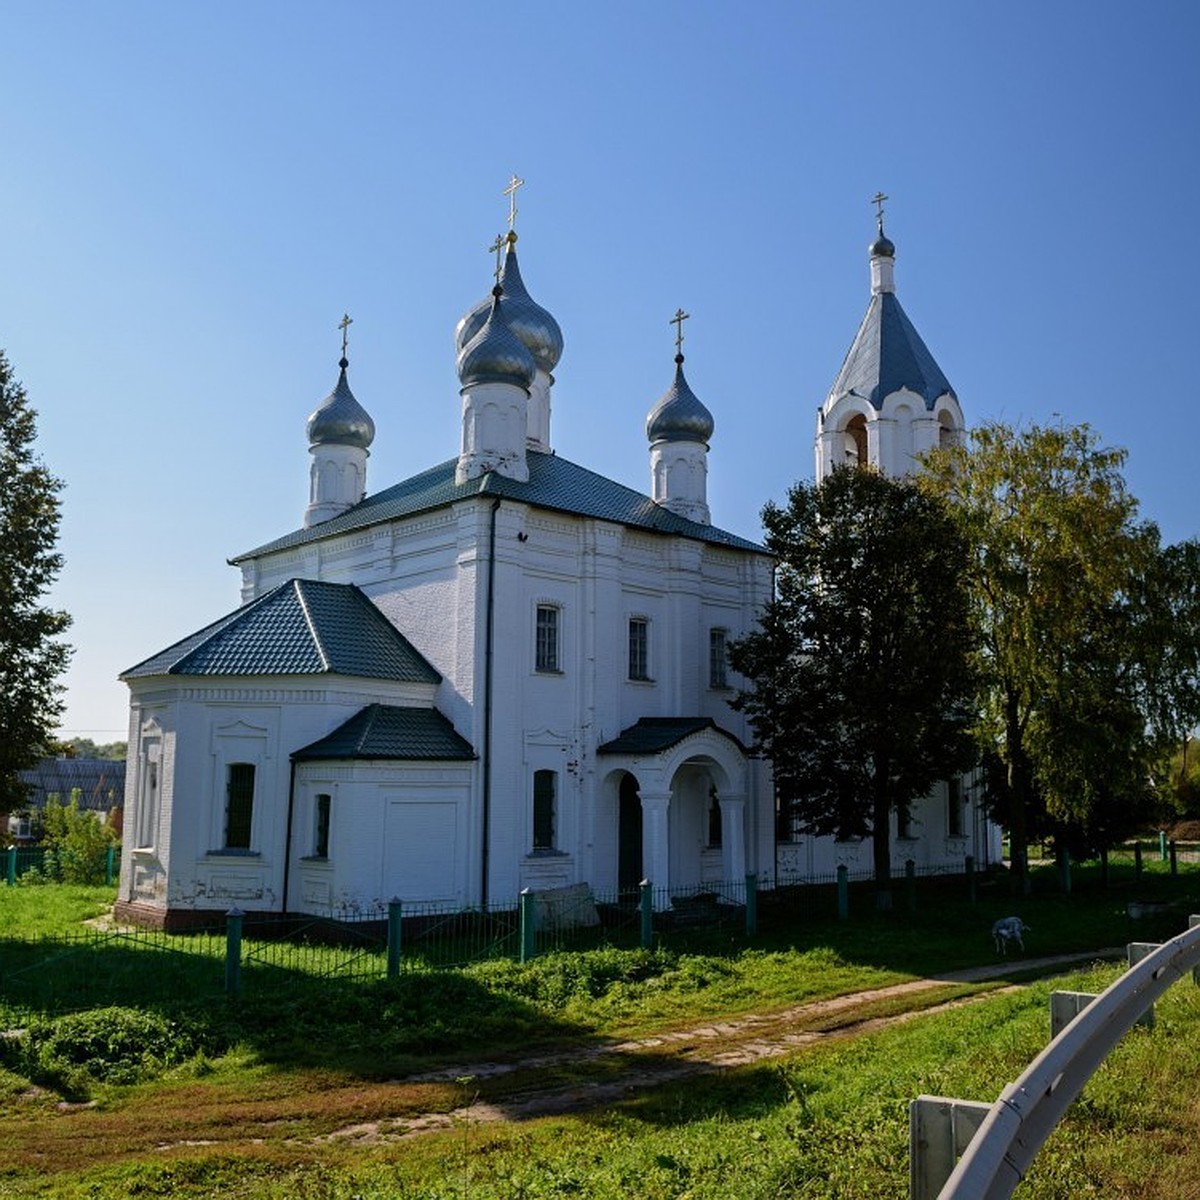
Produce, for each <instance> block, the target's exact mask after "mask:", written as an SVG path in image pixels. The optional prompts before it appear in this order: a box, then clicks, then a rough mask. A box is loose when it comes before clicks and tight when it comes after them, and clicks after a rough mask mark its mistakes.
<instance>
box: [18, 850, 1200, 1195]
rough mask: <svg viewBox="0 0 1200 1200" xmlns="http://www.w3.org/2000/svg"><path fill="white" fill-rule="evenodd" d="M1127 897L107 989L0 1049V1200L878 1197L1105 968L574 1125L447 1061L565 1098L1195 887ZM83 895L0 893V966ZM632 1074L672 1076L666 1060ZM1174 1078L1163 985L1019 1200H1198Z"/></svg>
mask: <svg viewBox="0 0 1200 1200" xmlns="http://www.w3.org/2000/svg"><path fill="white" fill-rule="evenodd" d="M1145 891H1146V888H1145V886H1143V888H1142V891H1141V892H1139V896H1142V895H1143V894H1144V893H1145ZM1153 894H1154V898H1161V899H1169V900H1171V901H1172V902H1173V904H1174V905H1175V907H1174V909H1173V910H1172V912H1171V913H1170V914H1168V915H1167V916H1166V917H1165V918H1164V924H1163V926H1161V927H1160V928H1158V929H1156V930H1146V929H1145V927H1143V926H1141V925H1139V926H1136V927H1134V926H1132V925H1131V924H1130V922H1129V921H1128V919H1127V918H1126V915H1125V903H1126V901H1127V899H1128V898H1129V896H1128V895H1127V894H1126V893H1124V892H1113V893H1109V894H1100V893H1096V892H1091V891H1085V892H1084V893H1083V894H1080V893H1077V894H1076V895H1074V896H1072V897H1071V898H1070V899H1064V898H1056V897H1049V896H1047V897H1039V898H1038V899H1036V900H1027V901H1021V902H1020V903H1019V904H1015V905H1014V903H1013V902H1012V901H1011V900H1005V899H1001V898H999V897H996V898H995V899H991V898H988V899H984V900H983V901H981V903H980V904H979V905H977V906H974V907H972V906H970V905H967V904H965V903H950V902H939V903H936V904H929V905H928V906H927V907H926V908H924V909H921V910H918V911H917V912H916V913H913V914H909V913H907V912H904V913H895V914H890V915H887V916H870V917H866V916H864V917H862V918H861V919H856V920H853V921H851V922H849V923H845V924H841V923H836V922H832V923H824V924H822V923H820V922H814V923H810V924H807V925H805V926H804V927H803V928H792V929H787V928H778V927H770V928H767V929H766V930H764V932H763V934H762V936H761V937H760V938H759V939H757V940H756V942H755V944H754V946H753V947H752V948H746V947H737V946H728V945H727V946H723V947H721V946H709V947H705V946H704V945H703V944H701V943H699V942H698V943H697V944H695V945H690V946H685V947H682V948H679V947H672V948H659V949H656V950H654V951H617V950H609V951H595V952H591V953H588V954H564V955H552V956H549V957H547V958H545V959H540V960H535V961H534V962H532V963H530V964H527V965H525V966H524V967H522V966H518V965H517V964H512V963H493V964H483V965H480V966H478V967H475V968H471V969H469V970H466V971H462V972H454V973H450V972H447V973H441V974H421V973H413V974H407V975H405V976H404V977H403V978H402V979H401V980H399V981H397V982H395V983H390V984H389V983H387V982H386V981H380V982H377V983H369V982H362V981H359V982H337V981H330V980H319V979H304V978H300V977H296V978H291V979H289V980H288V981H287V983H286V986H282V987H279V988H277V989H273V990H260V991H259V992H257V993H255V994H248V995H247V996H246V997H245V998H244V999H243V1000H242V1001H240V1002H238V1003H232V1002H226V1001H225V1000H224V999H220V998H219V999H218V1000H216V1001H215V1002H214V1001H213V1000H212V999H211V997H208V998H192V999H191V1000H190V1001H189V1000H188V999H187V998H186V997H181V998H179V999H178V1000H176V1001H173V1002H171V1003H160V1004H156V1005H154V1006H147V1007H144V1008H141V1009H134V1008H131V1007H130V1005H129V998H128V997H127V998H126V999H125V1002H124V1003H123V1004H122V1005H121V1006H120V1008H119V1010H118V1011H116V1012H103V1013H91V1014H88V1013H83V1014H79V1015H77V1016H74V1017H69V1018H68V1017H59V1018H52V1017H46V1018H37V1017H36V1016H35V1017H34V1019H33V1020H32V1021H30V1022H28V1023H26V1025H25V1027H26V1028H27V1029H29V1030H30V1031H31V1032H30V1033H28V1034H26V1036H25V1037H24V1038H23V1039H17V1038H12V1037H9V1038H6V1039H5V1040H4V1042H3V1046H4V1050H3V1056H2V1058H3V1064H4V1065H3V1066H2V1067H0V1196H46V1197H51V1196H53V1197H72V1198H73V1197H85V1196H86V1197H100V1198H105V1197H118V1196H120V1197H124V1196H130V1195H138V1196H168V1195H169V1196H177V1197H184V1198H190V1197H201V1196H216V1195H220V1196H231V1197H242V1196H244V1197H255V1196H264V1197H297V1196H305V1197H345V1198H347V1200H349V1198H350V1197H355V1196H358V1197H363V1198H366V1197H371V1198H375V1197H378V1198H380V1200H382V1198H384V1197H388V1198H391V1197H413V1198H416V1197H421V1198H423V1200H436V1198H447V1200H448V1198H450V1197H456V1198H457V1197H462V1198H464V1200H465V1198H466V1197H471V1198H490V1197H496V1198H505V1200H508V1198H513V1200H515V1198H517V1197H523V1198H532V1197H567V1196H577V1197H579V1196H581V1197H592V1196H594V1197H600V1198H604V1197H610V1196H611V1197H617V1196H620V1197H623V1198H625V1197H635V1198H637V1197H645V1198H647V1200H650V1198H657V1197H664V1198H665V1197H674V1198H677V1200H679V1198H683V1197H691V1198H692V1200H700V1198H702V1197H712V1198H714V1200H715V1198H718V1197H720V1198H723V1200H726V1198H727V1200H743V1198H745V1200H750V1198H755V1200H758V1198H763V1200H765V1198H767V1197H785V1196H787V1197H847V1198H852V1197H853V1198H857V1197H864V1198H865V1197H872V1198H887V1197H903V1196H906V1195H907V1104H908V1101H909V1100H910V1099H912V1097H914V1096H915V1095H917V1094H919V1093H921V1092H926V1093H934V1094H944V1095H954V1096H961V1097H964V1098H973V1099H983V1100H989V1101H990V1100H992V1099H994V1098H995V1096H996V1094H997V1093H998V1092H999V1091H1000V1089H1001V1088H1002V1087H1003V1086H1004V1085H1005V1084H1006V1083H1007V1082H1010V1081H1011V1080H1012V1079H1014V1078H1015V1077H1016V1076H1017V1075H1019V1074H1020V1072H1021V1071H1022V1070H1023V1069H1024V1067H1025V1066H1026V1065H1027V1063H1028V1062H1029V1060H1030V1059H1031V1058H1032V1057H1033V1056H1034V1055H1035V1054H1036V1053H1037V1051H1038V1050H1039V1049H1040V1048H1041V1047H1042V1045H1044V1043H1045V1039H1046V1030H1047V1024H1048V1018H1047V996H1048V993H1049V991H1050V990H1051V987H1052V986H1054V987H1064V986H1065V987H1069V988H1073V989H1076V990H1084V991H1098V990H1100V989H1102V988H1103V987H1104V986H1105V985H1106V984H1107V983H1108V982H1109V981H1111V979H1112V978H1114V977H1115V974H1116V970H1117V969H1116V968H1115V967H1112V966H1106V967H1096V968H1094V969H1091V970H1089V971H1087V972H1084V973H1080V974H1077V975H1075V976H1072V977H1070V978H1068V979H1067V980H1065V981H1064V980H1061V979H1060V980H1057V981H1056V982H1055V983H1054V984H1053V985H1051V984H1050V983H1049V982H1042V981H1039V982H1034V983H1032V984H1030V985H1029V986H1028V987H1025V988H1022V989H1020V990H1009V991H1004V992H1002V993H1001V994H997V995H991V996H987V995H985V994H984V993H985V992H986V991H987V990H988V988H992V987H994V986H995V985H993V984H989V985H980V986H979V987H977V988H968V987H965V986H959V987H957V988H954V989H943V990H942V991H934V992H930V993H927V994H923V995H922V996H919V997H914V998H913V999H912V1000H911V1001H905V1000H901V999H894V1000H890V1001H889V1002H888V1003H887V1004H883V1003H877V1004H876V1005H875V1007H874V1008H872V1009H870V1010H866V1009H864V1010H862V1011H861V1012H860V1014H859V1015H860V1016H861V1015H881V1014H884V1013H890V1014H893V1015H894V1014H895V1013H896V1012H900V1011H903V1010H904V1009H905V1008H912V1009H914V1010H916V1009H918V1008H920V1007H922V1006H925V1005H928V1004H930V1003H932V1002H933V1001H934V1000H938V999H944V998H945V997H947V996H949V995H960V996H962V995H966V996H969V995H971V994H972V993H975V994H976V999H975V1001H974V1002H973V1003H972V1004H970V1005H969V1006H966V1007H961V1008H957V1009H953V1010H950V1011H938V1012H936V1013H931V1014H929V1015H925V1016H915V1017H913V1018H912V1019H911V1020H907V1021H905V1022H903V1023H901V1024H896V1025H892V1026H889V1027H885V1028H878V1029H872V1030H870V1031H868V1032H861V1031H856V1032H854V1034H853V1036H843V1037H836V1036H830V1037H823V1038H822V1039H821V1040H819V1041H814V1043H813V1044H812V1045H810V1046H805V1047H803V1048H799V1049H797V1050H795V1051H794V1052H792V1053H790V1054H788V1055H787V1056H786V1057H784V1058H781V1059H777V1060H775V1061H773V1062H771V1063H769V1064H764V1065H752V1066H746V1067H741V1068H737V1069H732V1070H727V1071H721V1072H716V1071H709V1072H706V1073H702V1074H699V1075H692V1076H689V1077H688V1078H687V1079H685V1080H680V1081H678V1082H674V1083H665V1084H662V1085H660V1086H650V1087H645V1086H643V1087H638V1088H637V1089H634V1090H630V1091H628V1092H627V1093H621V1094H619V1095H618V1096H617V1097H616V1098H614V1099H612V1100H610V1101H609V1102H607V1103H605V1104H604V1105H603V1106H600V1107H597V1108H594V1109H591V1110H588V1111H583V1112H579V1113H577V1114H575V1115H568V1116H557V1117H541V1118H538V1119H521V1107H520V1099H521V1095H522V1088H523V1087H527V1086H529V1084H530V1081H531V1080H532V1079H533V1078H535V1077H537V1078H539V1079H540V1080H541V1081H542V1082H544V1081H545V1078H546V1076H547V1070H546V1069H545V1068H538V1069H537V1070H535V1071H531V1072H526V1073H524V1074H522V1073H521V1072H520V1071H516V1072H513V1073H512V1074H511V1075H510V1076H508V1077H505V1078H504V1079H501V1078H499V1077H497V1078H491V1077H488V1076H485V1075H482V1074H474V1073H473V1069H474V1064H475V1062H476V1060H478V1059H479V1058H480V1057H481V1056H485V1057H486V1059H487V1060H488V1061H489V1062H494V1061H503V1060H505V1059H510V1060H519V1059H520V1058H521V1057H522V1056H523V1055H526V1054H529V1053H530V1052H532V1051H537V1052H538V1053H539V1054H546V1053H548V1052H551V1051H554V1050H558V1051H560V1052H563V1051H565V1054H561V1055H560V1059H559V1060H558V1065H557V1066H556V1067H555V1068H554V1071H555V1072H556V1073H557V1076H561V1078H562V1079H563V1080H564V1082H565V1083H566V1084H570V1085H572V1086H573V1087H574V1088H575V1089H576V1090H577V1091H578V1093H579V1094H580V1095H581V1096H584V1097H586V1095H587V1093H588V1091H589V1089H593V1088H598V1087H601V1086H604V1085H605V1084H606V1082H609V1081H610V1080H609V1079H608V1076H609V1075H611V1073H613V1072H614V1071H618V1070H620V1069H624V1068H625V1067H626V1066H627V1065H628V1064H627V1063H625V1062H619V1063H618V1065H614V1063H615V1062H617V1060H614V1059H613V1057H612V1056H609V1057H608V1058H595V1059H593V1058H590V1057H589V1051H590V1050H592V1049H594V1048H595V1047H597V1046H601V1045H605V1044H607V1042H608V1040H609V1039H616V1038H628V1037H633V1036H645V1035H647V1034H658V1035H660V1036H665V1035H666V1034H667V1033H668V1032H669V1031H671V1030H678V1029H681V1028H687V1027H689V1026H691V1025H694V1024H696V1023H697V1022H705V1021H710V1022H711V1021H715V1020H722V1019H728V1018H731V1017H734V1018H735V1017H737V1015H738V1014H745V1013H751V1012H760V1013H761V1012H766V1013H769V1012H771V1011H774V1010H778V1009H781V1008H784V1007H785V1006H789V1005H796V1004H802V1003H805V1002H811V1001H814V1000H821V999H824V998H827V997H831V996H839V995H845V994H847V993H850V992H857V991H861V990H864V989H870V988H879V987H883V986H885V985H888V984H895V983H899V982H902V981H904V980H906V979H911V978H913V977H915V976H920V975H923V974H930V973H935V972H937V971H941V970H945V969H948V968H950V967H967V966H972V965H977V964H979V963H984V962H992V961H994V960H995V954H994V950H993V949H992V947H991V945H990V942H989V940H988V938H987V928H988V925H989V924H990V921H991V920H992V919H994V917H995V916H997V915H1006V914H1007V912H1009V911H1020V912H1021V914H1022V915H1023V916H1024V917H1025V919H1026V921H1027V922H1028V923H1029V924H1030V925H1031V926H1033V933H1031V934H1030V935H1029V938H1028V940H1027V949H1028V951H1029V952H1030V953H1031V954H1037V955H1043V954H1052V953H1060V952H1064V951H1075V950H1079V949H1081V948H1099V947H1102V946H1113V945H1120V944H1122V943H1124V942H1125V941H1127V940H1133V939H1136V940H1148V939H1150V940H1152V939H1153V938H1154V937H1156V936H1166V935H1168V934H1170V933H1174V932H1178V930H1179V929H1181V928H1182V927H1183V926H1184V925H1185V924H1186V913H1187V912H1188V911H1191V910H1195V909H1197V908H1200V903H1198V901H1200V874H1191V873H1189V872H1186V871H1185V872H1184V873H1183V874H1182V875H1181V877H1180V878H1179V879H1175V880H1172V879H1167V878H1156V879H1155V880H1154V881H1153ZM110 901H111V892H108V891H105V890H104V889H65V888H10V889H3V888H0V939H4V940H0V970H3V969H4V961H5V957H6V956H8V955H11V954H12V953H15V952H16V948H17V947H18V946H19V945H20V944H21V942H23V941H27V940H28V939H29V938H31V937H32V936H34V935H36V934H37V933H40V932H61V931H63V930H66V929H70V928H72V927H74V926H77V925H78V923H79V922H80V921H81V920H83V919H85V918H88V917H93V916H95V915H96V914H97V913H98V912H99V911H102V910H103V909H104V908H105V906H106V905H107V904H108V903H109V902H110ZM1168 926H1169V927H1168ZM0 1016H2V1012H0ZM825 1026H826V1027H827V1030H832V1029H834V1028H836V1026H837V1021H836V1020H834V1019H832V1018H830V1019H829V1020H828V1021H826V1022H825ZM815 1027H816V1026H814V1028H815ZM864 1028H866V1027H864ZM638 1062H639V1065H640V1066H646V1065H647V1063H649V1065H651V1066H656V1067H657V1066H664V1065H665V1066H670V1065H671V1060H670V1058H669V1056H668V1054H667V1053H666V1051H665V1050H664V1051H663V1052H661V1053H659V1054H657V1055H654V1056H646V1055H644V1054H643V1055H641V1056H640V1057H639V1058H638ZM564 1063H565V1064H566V1065H563V1064H564ZM447 1064H449V1070H448V1071H446V1072H444V1073H443V1075H442V1076H441V1077H440V1078H438V1079H433V1080H426V1081H414V1080H413V1078H412V1077H413V1075H414V1074H416V1073H418V1072H422V1071H428V1070H429V1069H430V1068H431V1067H433V1066H435V1065H437V1066H445V1065H447ZM456 1064H457V1065H456ZM1197 1065H1200V990H1198V989H1194V988H1193V987H1192V986H1191V984H1190V983H1188V984H1180V985H1177V986H1176V987H1175V988H1173V989H1172V990H1171V992H1170V993H1168V996H1167V998H1166V999H1165V1000H1164V1001H1163V1002H1162V1003H1160V1005H1159V1011H1158V1022H1157V1025H1156V1028H1155V1029H1154V1030H1153V1031H1150V1032H1146V1031H1140V1030H1139V1031H1135V1032H1134V1033H1133V1034H1131V1035H1130V1036H1129V1037H1127V1038H1126V1039H1125V1041H1124V1042H1123V1043H1122V1045H1121V1046H1120V1047H1119V1048H1118V1050H1117V1051H1116V1053H1115V1054H1114V1055H1113V1056H1112V1057H1111V1058H1110V1059H1109V1061H1108V1062H1107V1063H1106V1064H1105V1066H1104V1067H1103V1068H1102V1069H1101V1071H1100V1073H1099V1074H1098V1075H1097V1076H1096V1077H1095V1078H1094V1079H1093V1081H1092V1083H1091V1084H1089V1086H1088V1088H1087V1090H1086V1091H1085V1094H1084V1097H1083V1099H1082V1101H1081V1102H1080V1103H1079V1104H1077V1105H1076V1106H1074V1108H1073V1109H1072V1112H1071V1115H1070V1117H1069V1119H1068V1121H1066V1122H1065V1123H1064V1125H1063V1126H1062V1127H1061V1128H1060V1130H1059V1131H1058V1132H1057V1133H1056V1134H1055V1135H1054V1137H1053V1138H1052V1140H1051V1142H1050V1143H1048V1144H1047V1147H1046V1148H1045V1150H1044V1151H1043V1153H1042V1154H1041V1155H1040V1156H1039V1158H1038V1159H1037V1162H1036V1164H1035V1167H1034V1170H1033V1172H1032V1173H1031V1176H1030V1178H1029V1179H1028V1180H1027V1181H1026V1182H1025V1183H1023V1184H1022V1185H1021V1187H1020V1188H1019V1189H1018V1192H1017V1195H1018V1197H1039V1198H1042V1197H1075V1196H1089V1195H1094V1196H1105V1197H1136V1198H1141V1197H1147V1198H1149V1197H1156V1198H1157V1197H1162V1198H1164V1200H1182V1198H1184V1197H1195V1196H1197V1195H1198V1194H1200V1188H1197V1187H1196V1186H1195V1184H1194V1180H1193V1177H1192V1174H1191V1173H1189V1172H1188V1170H1187V1154H1186V1151H1187V1150H1188V1149H1189V1148H1190V1147H1191V1146H1194V1145H1195V1144H1196V1140H1197V1135H1198V1134H1200V1071H1198V1070H1197V1069H1196V1068H1197ZM473 1100H475V1101H478V1103H477V1104H476V1105H475V1106H474V1107H470V1105H471V1102H472V1101H473ZM484 1102H486V1105H485V1103H484ZM475 1114H486V1115H478V1116H476V1115H475ZM497 1115H508V1116H509V1117H516V1118H518V1119H515V1120H508V1121H500V1120H495V1119H493V1118H494V1117H495V1116H497ZM431 1128H432V1129H434V1130H435V1131H434V1132H427V1133H423V1135H422V1136H417V1134H418V1133H421V1132H422V1131H424V1130H426V1129H431Z"/></svg>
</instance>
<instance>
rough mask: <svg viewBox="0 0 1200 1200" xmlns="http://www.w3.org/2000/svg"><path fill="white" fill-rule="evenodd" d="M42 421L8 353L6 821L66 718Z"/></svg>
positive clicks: (1, 639)
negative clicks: (40, 443)
mask: <svg viewBox="0 0 1200 1200" xmlns="http://www.w3.org/2000/svg"><path fill="white" fill-rule="evenodd" d="M36 434H37V422H36V414H35V413H34V411H33V409H32V408H30V407H29V404H28V402H27V400H26V396H25V390H24V388H22V387H21V385H20V384H19V383H18V382H17V381H16V380H15V379H14V378H13V376H12V371H11V369H10V367H9V364H8V360H7V358H5V356H4V355H3V353H0V813H4V812H10V811H12V810H13V809H14V808H19V807H20V806H21V805H23V804H24V803H25V800H26V793H25V789H24V787H23V786H22V784H21V782H20V780H19V778H18V772H20V771H22V770H25V769H27V768H29V767H31V766H33V765H34V763H36V762H37V759H38V757H39V756H40V755H41V754H42V753H43V747H44V746H46V745H48V744H49V742H50V734H51V732H52V730H53V728H54V724H55V721H56V720H57V718H58V716H59V714H60V712H61V711H62V699H61V694H62V685H61V683H60V682H59V677H60V676H61V675H62V673H63V671H64V670H65V669H66V666H67V662H68V661H69V659H70V653H71V652H70V649H69V647H67V646H66V645H65V644H64V643H63V642H61V641H59V640H58V639H59V637H60V635H61V634H62V633H63V631H64V630H65V629H66V628H67V626H68V625H69V624H70V617H68V616H67V614H66V613H64V612H57V611H55V610H53V609H50V608H48V607H46V606H45V605H44V604H43V602H42V601H43V598H44V595H45V593H46V590H47V589H48V588H49V587H50V585H51V583H53V581H54V579H55V578H56V577H57V575H58V572H59V570H60V569H61V567H62V556H61V555H60V554H58V553H57V552H56V550H55V544H56V542H57V540H58V522H59V492H60V491H61V490H62V483H61V481H60V480H58V479H56V478H55V477H54V476H53V475H51V474H50V472H49V471H48V470H47V469H46V467H45V466H44V465H43V464H42V462H41V461H40V460H39V459H38V458H36V457H35V455H34V449H33V443H34V438H35V437H36Z"/></svg>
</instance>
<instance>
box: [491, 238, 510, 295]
mask: <svg viewBox="0 0 1200 1200" xmlns="http://www.w3.org/2000/svg"><path fill="white" fill-rule="evenodd" d="M505 240H506V239H505V237H504V234H502V233H498V234H496V240H495V241H494V242H493V243H492V244H491V245H490V246H489V247H488V253H489V254H494V255H495V256H496V283H497V284H499V283H500V251H501V250H503V249H504V244H505Z"/></svg>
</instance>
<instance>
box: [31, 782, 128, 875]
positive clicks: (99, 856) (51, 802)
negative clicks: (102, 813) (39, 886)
mask: <svg viewBox="0 0 1200 1200" xmlns="http://www.w3.org/2000/svg"><path fill="white" fill-rule="evenodd" d="M42 821H43V828H44V835H43V838H42V844H43V845H44V846H45V848H46V857H45V860H44V861H43V864H42V868H41V873H42V875H43V876H44V877H45V878H46V879H52V880H55V881H56V882H60V883H87V884H100V883H103V882H104V875H105V867H106V865H107V859H108V848H109V846H112V845H115V844H116V838H115V837H114V835H113V831H112V830H111V829H110V828H109V827H108V826H107V825H105V824H104V823H103V822H102V821H101V820H100V819H99V818H98V817H97V815H96V814H95V813H90V812H80V811H79V801H78V799H76V798H75V797H74V796H72V798H71V801H70V803H69V804H66V805H64V804H62V803H61V802H60V801H59V800H58V799H57V798H56V797H54V796H51V797H50V798H49V799H48V800H47V801H46V807H45V809H44V810H43V814H42Z"/></svg>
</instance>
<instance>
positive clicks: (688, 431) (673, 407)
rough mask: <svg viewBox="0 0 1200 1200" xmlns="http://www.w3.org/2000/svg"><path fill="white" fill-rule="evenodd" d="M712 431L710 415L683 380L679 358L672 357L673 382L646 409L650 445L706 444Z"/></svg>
mask: <svg viewBox="0 0 1200 1200" xmlns="http://www.w3.org/2000/svg"><path fill="white" fill-rule="evenodd" d="M713 428H714V423H713V419H712V413H710V412H709V411H708V409H707V408H705V407H704V405H703V404H701V402H700V400H699V399H698V398H697V396H696V393H695V392H693V391H692V389H691V388H690V387H688V381H687V380H686V379H685V378H684V377H683V355H682V354H677V355H675V382H674V383H672V384H671V386H670V387H669V388H668V389H667V391H666V393H665V394H664V395H663V398H662V399H661V400H660V401H659V402H658V403H657V404H656V405H655V406H654V407H653V408H652V409H651V410H650V415H649V416H648V417H647V418H646V437H647V438H648V439H649V440H650V441H651V442H707V441H708V440H709V438H711V437H712V434H713Z"/></svg>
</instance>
